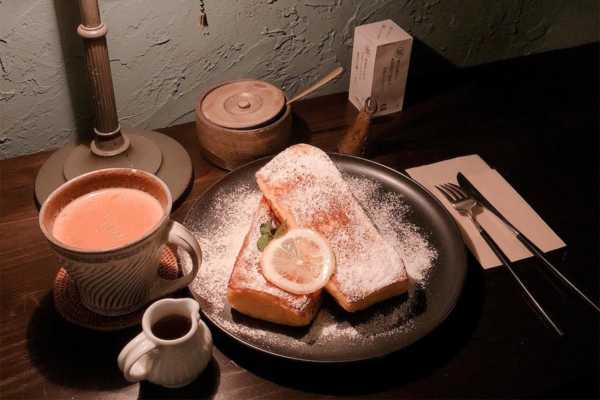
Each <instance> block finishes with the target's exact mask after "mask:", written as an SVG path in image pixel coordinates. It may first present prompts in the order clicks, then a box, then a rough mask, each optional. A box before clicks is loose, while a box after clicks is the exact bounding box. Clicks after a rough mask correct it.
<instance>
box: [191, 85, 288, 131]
mask: <svg viewBox="0 0 600 400" xmlns="http://www.w3.org/2000/svg"><path fill="white" fill-rule="evenodd" d="M284 105H285V95H284V94H283V92H282V91H281V89H279V88H278V87H276V86H273V85H271V84H270V83H267V82H263V81H258V80H239V81H233V82H229V83H225V84H223V85H221V86H218V87H216V88H215V89H213V90H211V91H210V92H209V93H208V94H207V95H206V96H205V97H204V100H203V101H202V104H201V105H200V110H201V112H202V113H203V114H204V116H205V117H206V119H207V120H209V121H210V122H212V123H213V124H215V125H219V126H222V127H225V128H230V129H248V128H253V127H256V126H258V125H262V124H264V123H266V122H268V121H270V120H272V119H273V118H275V116H277V114H279V113H280V111H281V110H282V109H283V107H284Z"/></svg>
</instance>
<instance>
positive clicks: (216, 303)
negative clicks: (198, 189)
mask: <svg viewBox="0 0 600 400" xmlns="http://www.w3.org/2000/svg"><path fill="white" fill-rule="evenodd" d="M344 179H345V181H346V183H347V185H348V187H349V189H350V191H351V192H352V193H353V195H354V196H355V197H356V199H357V200H358V201H359V203H360V204H361V205H362V207H363V209H364V210H365V212H366V213H367V215H368V216H369V217H370V218H371V220H372V221H373V223H374V225H375V226H376V227H377V229H378V230H379V232H380V233H381V235H382V236H383V238H384V240H385V241H386V242H387V243H389V244H391V246H392V247H393V248H394V249H395V250H396V252H398V253H399V254H400V255H401V256H402V258H403V259H404V262H405V266H406V268H407V271H408V274H409V276H410V277H411V278H412V279H413V280H414V281H416V284H413V285H411V289H410V292H409V294H408V295H407V296H404V297H401V298H396V299H393V300H390V301H388V302H385V303H382V304H378V305H375V306H373V307H371V308H370V309H368V310H366V311H365V312H363V313H362V314H361V315H360V316H357V315H354V314H349V313H346V312H344V311H343V310H341V309H340V308H339V306H337V305H336V304H335V303H334V302H333V301H331V299H326V301H325V303H324V305H323V307H322V309H321V310H320V311H319V314H318V315H317V317H316V318H315V320H314V321H313V323H312V324H311V326H310V327H308V328H305V329H302V328H285V327H281V329H279V327H277V326H273V325H272V324H268V323H263V322H262V321H257V320H254V319H252V318H249V317H244V316H240V315H239V314H236V315H232V312H231V310H230V309H229V305H228V304H227V300H226V294H227V282H228V280H229V276H230V274H231V270H232V268H233V265H234V262H235V259H236V257H237V255H238V252H239V250H240V248H241V246H242V242H243V240H244V236H245V234H246V232H247V230H248V228H249V226H250V223H251V220H252V214H253V213H254V211H255V210H256V208H257V205H258V202H259V199H260V196H261V193H260V192H259V191H258V189H256V188H255V187H250V186H242V187H237V188H236V189H235V190H233V191H230V192H222V193H219V194H217V195H216V196H214V197H213V201H212V202H211V204H210V205H209V206H208V208H206V209H203V213H202V214H197V213H192V214H190V215H189V216H188V218H187V220H188V221H186V222H187V225H188V226H190V227H191V228H192V229H194V228H197V229H196V232H195V235H196V236H197V238H198V239H199V241H200V243H201V246H202V251H203V263H202V266H201V268H200V272H199V274H198V276H197V277H196V279H195V280H194V282H193V283H192V285H191V286H190V288H191V290H192V292H193V293H194V295H195V296H196V298H198V300H199V301H200V302H201V305H202V308H203V310H204V312H205V313H207V314H208V315H209V316H210V317H211V319H213V321H215V322H216V323H217V324H219V325H221V326H222V327H223V328H224V329H226V330H227V331H229V332H230V333H232V334H235V335H237V336H240V337H243V338H245V339H246V340H249V341H251V342H253V343H256V344H261V345H266V346H270V347H272V348H295V349H298V351H303V349H309V348H318V349H319V351H320V352H327V351H329V350H328V349H330V346H329V344H331V343H340V342H344V343H357V344H361V343H362V344H366V343H373V342H374V341H377V340H378V339H380V338H384V337H389V336H393V335H396V334H398V333H400V332H405V331H410V330H411V329H413V328H414V322H413V319H414V317H415V316H416V315H418V314H419V312H420V310H419V304H420V300H419V298H420V297H422V296H423V295H424V292H423V289H422V288H423V287H426V285H427V276H428V272H429V270H430V269H431V266H432V265H433V263H434V261H435V258H436V251H435V250H434V249H432V248H431V246H430V245H429V243H428V241H427V238H426V237H425V236H424V234H423V233H422V232H421V231H420V230H419V228H418V227H417V226H415V225H414V224H412V223H410V222H409V221H408V218H409V216H410V213H411V207H410V206H409V205H407V204H406V203H405V202H404V200H403V198H402V197H401V196H400V195H398V194H396V193H392V192H389V191H387V190H385V189H384V188H383V187H382V186H381V184H379V183H378V182H375V181H373V180H370V179H367V178H357V177H352V176H345V177H344ZM206 216H210V218H209V219H210V221H211V222H210V223H208V224H204V223H197V222H195V221H194V220H196V221H197V220H200V219H206V218H207V217H206ZM190 220H192V222H191V223H190V222H189V221H190ZM325 296H327V295H325ZM365 313H366V315H365ZM234 314H235V313H234ZM306 351H308V350H306Z"/></svg>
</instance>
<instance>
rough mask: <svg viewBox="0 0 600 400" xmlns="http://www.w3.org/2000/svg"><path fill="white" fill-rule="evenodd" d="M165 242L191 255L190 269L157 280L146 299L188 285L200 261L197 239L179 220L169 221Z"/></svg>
mask: <svg viewBox="0 0 600 400" xmlns="http://www.w3.org/2000/svg"><path fill="white" fill-rule="evenodd" d="M167 243H171V244H174V245H176V246H177V247H181V248H182V249H184V250H185V251H186V252H187V253H188V254H189V255H190V256H191V258H192V271H191V272H190V273H188V274H185V275H184V276H182V277H180V278H177V279H174V280H170V279H160V280H158V282H157V283H156V285H154V287H153V288H152V289H151V290H150V292H149V293H148V298H147V299H146V301H151V300H154V299H157V298H159V297H163V296H165V295H167V294H169V293H172V292H174V291H176V290H177V289H181V288H182V287H184V286H187V285H189V284H190V283H191V282H192V280H193V279H194V277H195V276H196V274H197V273H198V268H199V267H200V264H201V263H202V250H200V245H199V244H198V241H197V240H196V238H195V237H194V235H192V233H191V232H190V231H188V230H187V229H186V228H185V227H184V226H183V225H181V224H180V223H179V222H176V221H171V227H170V228H169V235H168V239H167Z"/></svg>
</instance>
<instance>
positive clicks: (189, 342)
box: [118, 299, 213, 388]
mask: <svg viewBox="0 0 600 400" xmlns="http://www.w3.org/2000/svg"><path fill="white" fill-rule="evenodd" d="M199 311H200V306H199V305H198V303H197V302H196V301H195V300H193V299H163V300H159V301H157V302H155V303H154V304H152V305H151V306H150V307H148V309H147V310H146V312H145V313H144V316H143V318H142V332H141V333H140V334H139V335H137V336H136V337H135V338H134V339H133V340H132V341H131V342H129V343H128V344H127V345H126V346H125V347H124V348H123V350H121V353H120V354H119V357H118V364H119V368H120V369H121V371H122V372H123V375H124V376H125V379H127V380H128V381H130V382H138V381H142V380H148V381H150V382H152V383H155V384H157V385H161V386H165V387H169V388H176V387H182V386H185V385H187V384H189V383H191V382H193V381H194V380H195V379H196V378H197V377H198V375H200V373H201V372H202V371H203V370H204V369H205V368H206V366H207V365H208V362H209V361H210V359H211V357H212V346H213V341H212V335H211V333H210V331H209V329H208V327H207V326H206V324H205V323H204V322H203V321H202V320H201V319H200V313H199ZM173 316H181V317H185V318H189V322H190V327H189V330H187V332H185V333H184V334H183V336H180V337H177V338H174V339H162V338H160V337H158V336H157V335H156V332H153V327H155V326H156V324H157V323H158V322H159V321H161V320H163V319H165V318H167V319H168V318H173ZM167 322H168V321H167Z"/></svg>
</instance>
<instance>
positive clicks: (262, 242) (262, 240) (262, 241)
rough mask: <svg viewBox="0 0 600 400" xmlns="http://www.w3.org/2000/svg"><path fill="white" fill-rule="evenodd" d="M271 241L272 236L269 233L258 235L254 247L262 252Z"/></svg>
mask: <svg viewBox="0 0 600 400" xmlns="http://www.w3.org/2000/svg"><path fill="white" fill-rule="evenodd" d="M271 239H273V236H272V235H271V234H270V233H263V234H262V235H260V237H259V238H258V241H257V242H256V247H258V250H260V251H263V250H264V249H265V247H267V245H268V244H269V242H270V241H271Z"/></svg>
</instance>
